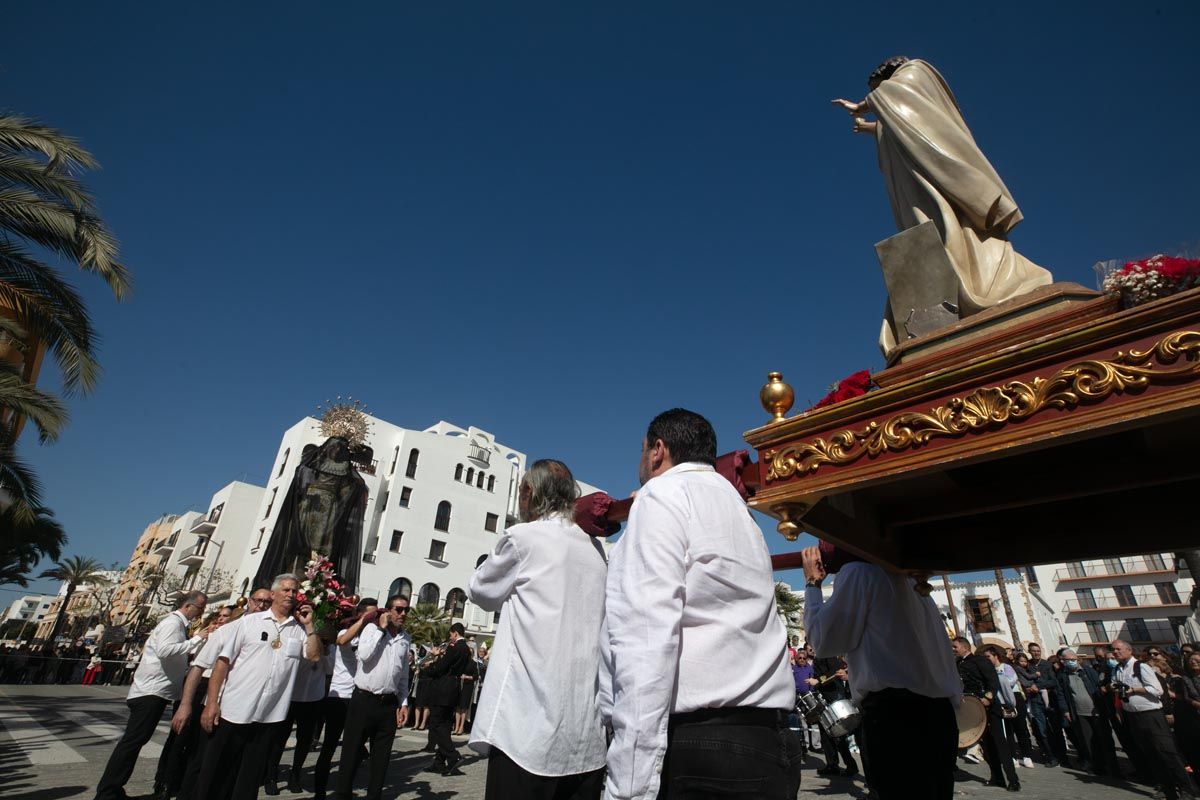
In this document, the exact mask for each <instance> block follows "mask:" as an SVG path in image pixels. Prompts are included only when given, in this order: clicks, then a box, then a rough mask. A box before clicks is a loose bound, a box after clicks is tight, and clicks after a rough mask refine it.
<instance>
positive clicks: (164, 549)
mask: <svg viewBox="0 0 1200 800" xmlns="http://www.w3.org/2000/svg"><path fill="white" fill-rule="evenodd" d="M178 540H179V531H175V533H172V534H171V535H170V536H168V537H167V538H166V539H163V540H162V541H161V542H159V543H158V545H157V546H156V547H155V548H154V554H155V555H156V556H169V555H171V552H172V551H173V550H174V549H175V543H176V542H177V541H178Z"/></svg>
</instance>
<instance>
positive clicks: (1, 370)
mask: <svg viewBox="0 0 1200 800" xmlns="http://www.w3.org/2000/svg"><path fill="white" fill-rule="evenodd" d="M0 410H7V411H12V412H13V413H15V414H20V415H21V416H23V417H25V418H26V419H28V420H29V421H30V422H32V423H33V424H34V425H36V426H37V429H38V438H39V439H40V440H41V441H42V442H43V443H45V442H52V441H55V440H56V439H58V434H59V432H60V431H61V430H62V428H63V426H65V425H66V424H67V419H68V416H69V415H68V412H67V407H66V406H65V405H63V404H62V402H61V401H60V400H59V399H58V398H57V397H55V396H54V395H52V394H48V393H46V392H43V391H40V390H39V389H38V388H37V387H36V386H33V385H31V384H29V383H26V382H25V381H24V380H23V379H22V378H21V375H20V373H19V372H18V371H17V368H16V367H13V366H12V365H9V364H0Z"/></svg>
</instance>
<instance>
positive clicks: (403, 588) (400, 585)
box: [388, 578, 436, 598]
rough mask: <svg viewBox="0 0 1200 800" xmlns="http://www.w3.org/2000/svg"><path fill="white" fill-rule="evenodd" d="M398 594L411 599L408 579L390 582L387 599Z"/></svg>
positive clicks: (397, 579) (410, 587) (410, 584)
mask: <svg viewBox="0 0 1200 800" xmlns="http://www.w3.org/2000/svg"><path fill="white" fill-rule="evenodd" d="M435 588H436V587H435ZM398 594H399V595H404V597H405V598H409V597H412V581H410V580H409V579H408V578H396V580H394V581H392V585H391V586H389V587H388V597H395V596H396V595H398Z"/></svg>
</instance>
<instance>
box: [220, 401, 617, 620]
mask: <svg viewBox="0 0 1200 800" xmlns="http://www.w3.org/2000/svg"><path fill="white" fill-rule="evenodd" d="M366 419H367V422H368V430H367V434H366V437H365V444H366V446H367V447H369V448H371V450H372V451H373V460H372V462H371V463H370V464H359V465H358V470H359V474H360V475H361V476H362V478H363V480H364V482H365V483H366V486H367V492H368V496H367V503H366V512H365V519H364V522H363V564H362V570H361V573H360V577H359V585H358V587H357V593H358V594H359V595H361V596H363V597H377V598H378V599H379V600H380V602H383V601H384V600H385V599H386V598H387V597H388V596H389V595H392V594H406V595H409V596H410V597H412V599H413V603H414V604H416V603H433V604H436V605H439V606H441V607H443V608H445V609H446V610H447V611H448V612H449V613H450V615H451V616H452V617H453V618H455V619H461V620H462V621H463V623H464V625H466V626H467V628H468V629H469V631H470V632H472V633H474V634H482V635H489V634H491V633H493V632H494V631H495V625H496V619H495V615H493V614H491V613H488V612H484V611H483V610H482V609H479V608H476V607H474V606H472V605H471V604H470V603H468V602H467V596H466V588H467V585H468V584H469V582H470V579H471V574H472V572H474V570H475V568H476V567H477V566H478V565H479V564H480V563H482V562H483V559H484V558H486V557H487V555H488V554H489V553H491V551H492V549H493V548H494V547H495V544H496V539H497V537H498V536H499V533H500V532H501V531H503V530H504V527H505V526H506V525H507V524H510V523H512V522H515V521H516V519H517V487H518V485H519V483H520V479H521V477H522V476H523V475H524V472H525V464H526V457H525V454H524V453H521V452H519V451H517V450H514V449H512V448H511V447H507V446H505V445H503V444H500V443H499V442H497V441H496V438H495V437H494V436H493V435H492V434H491V433H488V432H487V431H484V430H480V429H478V428H474V427H471V428H465V429H464V428H460V427H458V426H456V425H452V424H450V423H449V422H444V421H443V422H438V423H437V424H436V425H433V426H431V427H429V428H426V429H424V430H409V429H406V428H400V427H398V426H396V425H392V424H391V423H389V422H386V421H384V420H381V419H377V418H375V417H370V416H367V417H366ZM325 439H326V437H325V436H324V435H323V434H322V433H321V422H320V421H318V420H316V419H313V418H311V417H307V418H305V419H302V420H300V421H299V422H298V423H296V424H295V425H293V426H292V427H291V428H289V429H288V430H287V431H286V432H285V433H284V434H283V438H282V439H281V441H280V443H279V449H278V451H277V453H276V456H275V460H274V462H273V465H272V468H271V472H270V478H269V480H268V482H267V486H266V490H265V492H264V493H263V497H262V503H261V506H260V507H259V509H258V511H257V514H256V515H255V516H256V519H255V521H254V522H253V524H252V527H251V530H252V534H251V535H250V536H249V540H248V546H247V547H246V548H245V549H244V551H243V552H242V553H241V554H240V565H239V566H238V567H237V576H236V581H235V584H236V585H237V587H238V590H237V593H238V594H245V593H247V592H248V591H249V590H250V589H251V588H252V587H251V586H250V582H251V581H252V580H253V577H254V574H255V573H256V572H257V571H258V567H259V563H260V562H261V560H262V557H263V551H264V549H265V547H266V544H267V542H268V541H269V539H270V536H271V533H272V531H273V530H274V529H275V521H276V519H277V517H278V516H279V509H280V507H281V505H282V503H283V500H284V497H285V496H286V495H287V490H288V486H289V485H290V484H291V481H292V478H293V476H294V474H295V470H296V465H297V464H298V463H299V459H300V455H301V453H302V452H303V450H304V448H305V446H306V445H320V444H322V443H323V442H324V441H325ZM580 491H581V492H582V493H584V494H587V493H589V492H593V491H596V489H595V488H594V487H591V486H588V485H587V484H584V483H580ZM227 549H228V548H227ZM233 557H234V554H227V555H226V558H229V559H233ZM230 563H237V562H235V561H231V562H230Z"/></svg>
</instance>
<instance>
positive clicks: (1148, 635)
mask: <svg viewBox="0 0 1200 800" xmlns="http://www.w3.org/2000/svg"><path fill="white" fill-rule="evenodd" d="M1112 627H1113V628H1116V627H1117V626H1116V625H1113V626H1112ZM1113 639H1124V640H1125V641H1127V642H1129V643H1130V644H1133V645H1148V644H1159V645H1172V644H1175V641H1176V633H1175V630H1174V629H1173V628H1172V627H1171V626H1170V625H1164V624H1162V623H1158V624H1154V623H1151V624H1149V625H1147V626H1146V632H1145V633H1140V632H1139V633H1134V632H1133V631H1131V630H1129V628H1128V626H1125V625H1122V626H1120V630H1118V631H1116V632H1113V631H1112V629H1111V628H1110V629H1109V630H1106V631H1105V638H1104V640H1102V641H1097V640H1096V637H1095V636H1094V635H1093V634H1091V633H1077V634H1075V636H1074V637H1073V638H1072V639H1071V644H1072V645H1073V646H1075V647H1095V646H1096V645H1102V644H1109V643H1111V642H1112V640H1113Z"/></svg>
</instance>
